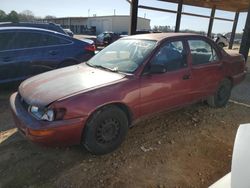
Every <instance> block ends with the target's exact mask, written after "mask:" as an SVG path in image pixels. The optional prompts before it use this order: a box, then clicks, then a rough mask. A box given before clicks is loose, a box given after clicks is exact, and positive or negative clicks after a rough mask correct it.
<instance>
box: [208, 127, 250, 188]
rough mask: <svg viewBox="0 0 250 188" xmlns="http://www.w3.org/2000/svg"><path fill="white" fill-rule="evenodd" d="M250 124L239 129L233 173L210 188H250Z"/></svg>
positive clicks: (235, 143) (234, 152) (235, 145)
mask: <svg viewBox="0 0 250 188" xmlns="http://www.w3.org/2000/svg"><path fill="white" fill-rule="evenodd" d="M249 143H250V124H242V125H240V127H239V128H238V131H237V135H236V138H235V142H234V150H233V158H232V168H231V173H229V174H227V175H226V176H224V177H223V178H221V179H220V180H218V181H217V182H216V183H214V184H213V185H211V186H210V187H209V188H250V144H249Z"/></svg>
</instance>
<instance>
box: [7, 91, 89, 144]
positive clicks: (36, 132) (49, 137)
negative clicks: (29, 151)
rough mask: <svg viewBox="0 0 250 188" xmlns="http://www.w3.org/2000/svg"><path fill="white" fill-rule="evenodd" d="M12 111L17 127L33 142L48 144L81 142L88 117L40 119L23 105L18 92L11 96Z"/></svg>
mask: <svg viewBox="0 0 250 188" xmlns="http://www.w3.org/2000/svg"><path fill="white" fill-rule="evenodd" d="M10 106H11V111H12V114H13V117H14V121H15V124H16V127H17V128H18V130H19V131H20V132H21V134H22V135H24V136H25V137H26V138H28V139H29V140H31V141H32V142H35V143H38V144H42V145H46V146H69V145H74V144H80V142H81V138H82V131H83V128H84V125H85V121H86V118H75V119H69V120H60V121H53V122H49V121H40V120H37V119H35V118H34V117H33V116H32V115H31V114H29V112H28V111H27V110H26V109H25V108H24V107H23V106H22V104H21V102H20V98H19V97H18V95H17V93H14V94H12V95H11V97H10Z"/></svg>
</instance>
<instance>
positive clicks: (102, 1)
mask: <svg viewBox="0 0 250 188" xmlns="http://www.w3.org/2000/svg"><path fill="white" fill-rule="evenodd" d="M139 4H140V5H146V6H152V7H158V8H163V9H164V8H165V9H171V10H177V4H174V3H165V2H160V1H156V0H139ZM0 9H2V10H3V11H5V12H6V13H9V12H10V11H11V10H15V11H17V12H22V11H24V10H31V11H32V12H33V13H34V15H36V16H40V17H44V16H46V15H53V16H56V17H68V16H88V15H90V16H93V14H96V15H97V16H103V15H114V10H115V13H116V15H129V13H130V5H129V3H128V2H127V1H126V0H70V1H69V0H25V1H21V0H0ZM183 11H185V12H190V13H196V14H203V15H208V16H209V15H210V12H211V10H210V9H206V8H199V7H193V6H187V5H184V6H183ZM234 15H235V14H234V13H232V12H226V11H220V10H217V11H216V13H215V16H217V17H223V18H229V19H234ZM138 16H140V17H146V18H148V19H150V20H151V22H150V25H151V27H153V26H155V25H168V26H171V27H174V25H175V20H176V15H175V14H172V13H165V12H158V11H151V10H145V9H139V11H138ZM245 21H246V13H241V14H240V17H239V22H238V26H237V32H242V31H243V28H244V26H245ZM208 23H209V19H206V18H199V17H193V16H186V15H183V16H182V19H181V29H192V30H196V31H207V28H208ZM232 26H233V23H232V22H227V21H219V20H215V21H214V26H213V32H214V33H227V32H231V30H232Z"/></svg>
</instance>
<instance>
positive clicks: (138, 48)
mask: <svg viewBox="0 0 250 188" xmlns="http://www.w3.org/2000/svg"><path fill="white" fill-rule="evenodd" d="M155 44H156V41H150V40H130V39H124V40H118V41H116V42H114V43H112V44H111V45H109V46H108V47H106V48H104V49H103V50H102V51H100V52H99V53H98V54H96V55H95V56H94V57H93V58H92V59H90V60H89V61H88V63H87V64H88V65H89V66H93V67H102V68H104V69H109V70H112V71H117V72H124V73H133V72H134V71H135V70H136V69H137V68H138V67H139V66H140V65H141V64H142V63H143V61H144V59H145V58H146V57H147V56H148V55H149V53H150V52H151V51H152V50H153V48H154V46H155Z"/></svg>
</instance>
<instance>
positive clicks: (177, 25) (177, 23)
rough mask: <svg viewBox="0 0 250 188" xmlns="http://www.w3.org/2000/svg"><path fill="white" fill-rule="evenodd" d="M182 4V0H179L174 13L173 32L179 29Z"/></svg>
mask: <svg viewBox="0 0 250 188" xmlns="http://www.w3.org/2000/svg"><path fill="white" fill-rule="evenodd" d="M182 6H183V0H180V1H179V3H178V10H177V15H176V23H175V32H179V31H180V25H181V13H182Z"/></svg>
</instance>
